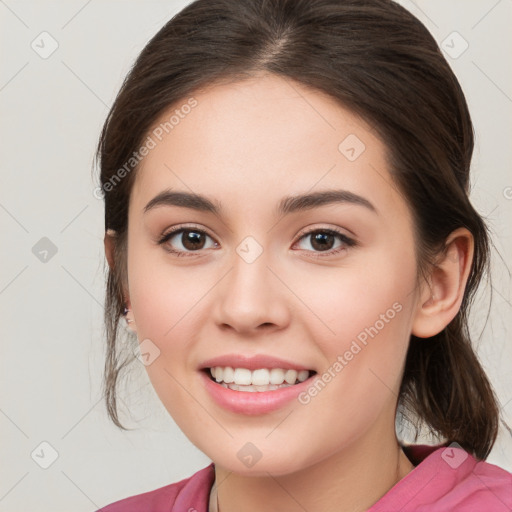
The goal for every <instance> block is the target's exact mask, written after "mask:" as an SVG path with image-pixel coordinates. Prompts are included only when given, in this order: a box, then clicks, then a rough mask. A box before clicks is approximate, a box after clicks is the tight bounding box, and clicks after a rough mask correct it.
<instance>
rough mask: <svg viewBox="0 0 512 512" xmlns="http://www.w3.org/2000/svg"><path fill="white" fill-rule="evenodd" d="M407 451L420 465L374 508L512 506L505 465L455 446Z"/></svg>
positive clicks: (465, 510) (467, 510) (444, 511)
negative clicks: (495, 463)
mask: <svg viewBox="0 0 512 512" xmlns="http://www.w3.org/2000/svg"><path fill="white" fill-rule="evenodd" d="M404 451H406V450H405V449H404ZM406 453H407V455H408V456H410V455H412V457H410V458H412V459H415V458H416V459H419V460H418V462H419V463H418V465H417V466H416V467H415V468H414V469H413V470H412V471H411V472H410V473H409V474H407V475H406V476H405V477H404V478H403V479H402V480H400V481H399V482H398V483H397V484H396V485H395V486H394V487H392V488H391V489H390V490H389V491H388V492H387V493H386V494H385V495H384V496H383V497H382V498H381V499H380V500H379V501H378V502H377V503H375V505H374V506H373V507H372V508H371V509H370V510H371V512H380V511H384V510H386V511H387V510H395V509H399V510H402V512H412V511H427V510H436V512H449V511H450V512H451V511H454V510H455V511H457V512H475V511H477V510H478V511H480V510H486V511H487V510H489V511H491V510H492V511H493V512H510V511H511V510H512V473H510V472H508V471H506V470H505V469H503V468H500V467H499V466H495V465H494V464H490V463H488V462H486V461H478V460H477V459H475V458H474V457H473V456H472V455H471V454H469V453H467V452H466V451H464V450H463V449H462V448H457V447H454V446H434V447H427V446H425V445H423V446H417V447H414V446H413V447H408V448H407V451H406Z"/></svg>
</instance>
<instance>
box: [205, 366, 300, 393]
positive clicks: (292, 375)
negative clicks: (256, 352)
mask: <svg viewBox="0 0 512 512" xmlns="http://www.w3.org/2000/svg"><path fill="white" fill-rule="evenodd" d="M210 374H211V375H212V377H213V378H214V379H215V380H216V381H217V382H219V383H222V384H226V385H225V386H224V387H229V388H230V389H235V390H238V386H242V387H243V390H244V391H249V392H251V391H268V390H269V389H277V388H278V387H284V386H288V385H293V384H295V383H297V381H298V382H304V381H305V380H306V379H307V378H308V377H309V374H310V372H309V371H308V370H288V369H286V370H284V369H282V368H272V369H267V368H258V369H257V370H254V371H251V370H249V369H247V368H232V367H230V366H226V367H222V366H216V367H214V368H210ZM260 388H261V389H260Z"/></svg>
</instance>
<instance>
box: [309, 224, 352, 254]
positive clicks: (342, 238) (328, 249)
mask: <svg viewBox="0 0 512 512" xmlns="http://www.w3.org/2000/svg"><path fill="white" fill-rule="evenodd" d="M303 240H309V241H310V242H309V245H310V247H311V249H310V248H308V247H306V250H307V251H309V252H313V253H326V254H325V255H326V256H330V255H334V254H337V253H339V252H340V251H343V250H347V249H348V248H349V247H353V246H355V245H357V242H356V241H355V240H352V239H351V238H349V237H348V236H346V235H345V234H343V233H341V232H339V231H336V230H333V229H315V230H313V231H309V232H307V233H305V234H303V235H302V236H301V237H300V240H299V242H300V241H303ZM336 240H339V243H338V245H336ZM318 256H323V255H318Z"/></svg>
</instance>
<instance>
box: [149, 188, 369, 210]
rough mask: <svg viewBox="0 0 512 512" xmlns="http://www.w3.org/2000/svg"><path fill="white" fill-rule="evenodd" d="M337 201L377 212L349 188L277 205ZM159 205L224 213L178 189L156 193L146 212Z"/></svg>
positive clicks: (289, 206)
mask: <svg viewBox="0 0 512 512" xmlns="http://www.w3.org/2000/svg"><path fill="white" fill-rule="evenodd" d="M336 203H342V204H343V203H348V204H355V205H359V206H363V207H365V208H367V209H368V210H370V211H372V212H373V213H376V214H377V209H376V208H375V206H373V204H372V203H370V201H368V199H365V198H364V197H362V196H359V195H357V194H354V193H353V192H350V191H348V190H326V191H324V192H313V193H309V194H300V195H295V196H288V197H284V198H283V199H282V200H281V201H280V202H279V204H278V205H277V207H276V210H275V213H276V214H277V215H288V214H290V213H295V212H300V211H303V210H310V209H312V208H318V207H320V206H326V205H330V204H336ZM158 206H181V207H183V208H190V209H192V210H197V211H202V212H209V213H213V214H215V215H220V214H221V213H222V210H223V208H222V204H221V203H220V202H219V201H216V200H215V199H209V198H208V197H206V196H203V195H200V194H195V193H190V192H182V191H176V190H170V189H167V190H163V191H162V192H160V193H159V194H158V195H156V196H155V197H154V198H153V199H151V201H149V203H148V204H147V205H146V206H145V207H144V213H146V212H148V211H150V210H152V209H153V208H156V207H158Z"/></svg>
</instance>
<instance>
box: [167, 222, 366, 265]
mask: <svg viewBox="0 0 512 512" xmlns="http://www.w3.org/2000/svg"><path fill="white" fill-rule="evenodd" d="M184 231H192V232H194V233H200V234H202V235H206V236H208V237H210V238H212V237H211V236H210V235H209V234H208V233H207V232H206V231H204V230H202V229H199V228H196V227H195V226H176V227H175V228H173V229H171V230H170V231H168V232H167V233H165V234H164V235H162V237H161V238H160V239H159V240H158V245H163V244H165V243H166V242H167V241H169V240H170V239H171V238H172V237H173V236H174V235H176V234H178V233H182V232H184ZM314 233H325V234H328V235H333V236H336V237H338V239H339V240H341V242H342V243H343V245H342V246H341V247H338V248H337V249H331V250H329V251H320V252H319V251H313V253H314V254H315V255H314V256H313V257H314V258H324V257H327V256H334V255H336V254H338V253H340V252H341V251H344V250H346V249H347V247H355V246H357V245H358V243H357V242H356V241H355V240H353V239H352V238H349V237H348V236H346V235H345V234H344V233H342V232H340V231H338V230H336V229H333V228H316V229H312V230H310V231H307V232H305V233H302V234H301V235H300V236H299V239H298V242H299V241H300V240H302V239H303V238H306V237H308V236H310V235H312V234H314ZM294 245H295V244H294ZM165 250H166V251H167V252H169V253H171V254H174V255H175V256H178V257H182V256H184V257H194V256H196V255H195V254H194V253H197V252H199V251H188V252H187V251H176V250H175V249H171V248H169V247H165Z"/></svg>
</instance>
